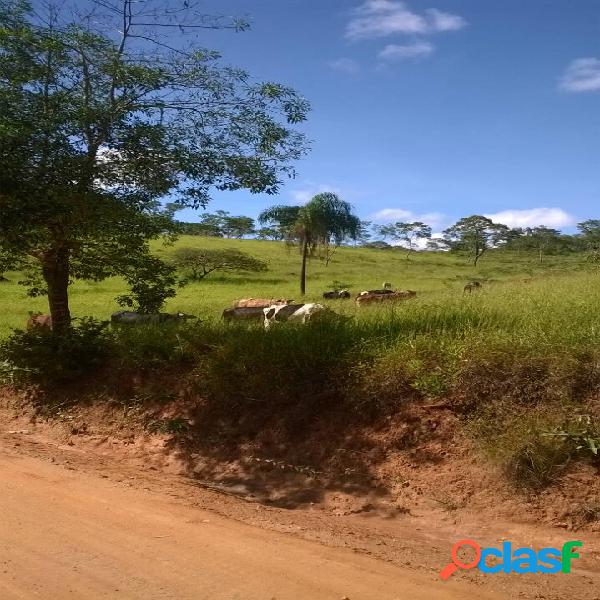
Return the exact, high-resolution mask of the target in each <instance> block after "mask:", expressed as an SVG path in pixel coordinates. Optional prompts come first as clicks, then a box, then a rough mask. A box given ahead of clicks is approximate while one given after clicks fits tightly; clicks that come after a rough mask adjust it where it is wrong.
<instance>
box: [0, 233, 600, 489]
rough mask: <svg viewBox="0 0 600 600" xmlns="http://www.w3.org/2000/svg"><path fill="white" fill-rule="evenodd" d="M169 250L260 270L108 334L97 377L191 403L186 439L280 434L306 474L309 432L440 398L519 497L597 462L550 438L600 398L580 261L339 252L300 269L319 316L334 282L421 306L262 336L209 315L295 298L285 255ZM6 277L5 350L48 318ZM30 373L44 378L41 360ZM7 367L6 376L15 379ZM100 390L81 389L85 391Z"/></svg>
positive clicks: (252, 248)
mask: <svg viewBox="0 0 600 600" xmlns="http://www.w3.org/2000/svg"><path fill="white" fill-rule="evenodd" d="M177 246H180V247H181V246H191V247H205V248H224V247H230V248H236V249H241V250H244V251H246V252H248V253H250V254H252V255H254V256H256V257H258V258H261V259H264V260H267V261H268V263H269V271H267V272H266V273H256V274H254V273H253V274H227V275H217V274H212V275H210V276H209V277H208V278H207V279H206V280H204V281H203V282H199V283H194V284H192V285H189V286H187V287H185V288H182V289H180V290H179V292H178V294H177V297H176V298H174V299H172V300H171V301H170V302H169V304H168V306H167V307H166V310H169V311H176V310H179V311H183V312H187V313H192V314H196V315H198V316H199V317H201V319H200V320H199V321H191V322H188V323H185V324H181V325H178V324H170V325H168V326H160V327H131V328H126V327H124V328H111V329H110V330H109V332H110V333H109V335H110V336H111V337H110V340H111V348H112V350H111V351H112V353H113V354H112V355H111V357H110V358H109V361H108V363H107V364H106V365H104V367H105V368H106V367H110V372H111V377H113V376H114V375H115V374H118V373H119V372H122V373H121V374H123V373H125V374H127V373H131V372H134V373H144V374H145V375H144V377H143V378H140V380H141V381H142V380H143V382H144V383H142V384H140V385H141V386H142V387H141V388H140V389H137V388H135V386H134V387H133V388H131V389H129V388H125V389H123V390H117V392H116V393H119V394H123V393H124V394H125V395H128V397H143V398H149V401H152V400H156V399H157V398H159V397H162V396H161V395H164V394H165V393H169V394H170V393H173V394H175V395H177V394H180V393H181V394H183V395H184V396H185V397H188V396H190V397H194V398H195V397H200V398H203V399H204V403H203V404H202V406H203V408H202V410H203V411H204V412H203V414H202V415H200V416H199V418H198V424H199V425H198V426H199V427H202V428H203V429H202V431H198V432H197V433H198V436H200V437H202V436H208V438H207V439H213V438H215V439H218V440H219V443H221V442H222V440H223V439H225V438H227V439H229V440H230V441H231V443H237V444H240V447H241V446H243V444H244V443H245V441H247V440H249V439H254V440H255V441H256V440H260V439H261V435H263V434H264V432H265V431H266V430H268V429H269V427H271V429H272V431H279V432H284V433H281V435H282V436H283V437H282V440H283V441H282V444H283V446H285V447H288V446H289V447H295V446H294V444H292V440H295V442H294V443H295V444H296V443H299V442H298V439H299V436H300V438H302V439H304V440H305V442H306V443H305V444H304V445H303V446H302V448H303V449H302V452H304V453H305V454H302V453H301V454H300V455H299V456H298V457H297V458H298V461H299V463H300V464H312V463H311V461H312V460H313V459H315V457H314V456H313V454H311V453H312V452H314V451H315V448H316V447H319V444H317V445H316V446H315V445H314V444H313V445H312V446H311V445H310V444H309V441H310V433H311V431H312V428H313V427H314V424H315V423H317V422H328V419H329V421H331V427H332V430H335V431H336V432H337V433H339V434H340V435H343V434H344V432H343V426H340V427H338V423H339V422H340V419H342V420H345V421H348V420H350V421H351V420H353V419H354V420H358V421H360V422H364V420H365V419H366V420H367V421H368V420H369V419H370V420H371V422H373V420H377V419H381V418H382V416H385V415H390V414H394V413H395V412H397V411H398V410H401V408H402V406H403V405H405V404H406V403H407V402H411V401H419V400H424V401H426V402H431V401H432V400H433V401H435V402H437V401H438V400H440V399H441V400H443V401H444V403H446V404H448V406H451V407H452V410H453V411H454V412H455V413H456V414H457V415H459V416H460V417H461V419H462V421H461V422H463V423H464V425H465V431H467V432H469V434H470V435H471V437H472V438H473V439H474V440H476V441H477V443H478V445H479V446H480V448H481V450H482V451H483V452H484V453H485V454H486V455H487V456H488V457H489V458H491V459H492V460H494V461H496V462H497V463H498V464H499V465H500V466H501V467H502V468H503V470H504V472H505V473H506V474H507V475H508V476H509V477H510V479H511V480H513V481H514V482H515V483H517V484H518V485H520V486H524V487H536V486H537V487H539V486H542V485H547V484H549V483H550V482H551V481H552V480H553V479H555V478H556V477H558V476H559V475H560V474H561V473H562V472H563V470H564V469H565V468H567V467H568V465H569V464H570V463H571V461H573V460H593V461H597V460H598V458H597V455H596V454H593V453H592V452H587V454H586V453H582V451H581V450H580V449H578V445H581V444H580V442H579V441H577V443H571V441H572V440H571V441H569V442H568V443H566V442H565V441H564V440H563V439H562V438H560V437H556V436H554V437H552V436H551V437H549V436H548V435H547V434H548V432H552V431H567V432H570V431H574V430H573V427H572V424H571V421H572V419H573V417H576V416H577V415H579V416H580V417H581V418H587V417H586V415H592V416H593V415H594V413H593V406H592V405H591V404H590V402H589V399H590V398H593V397H595V395H597V393H598V392H599V391H600V343H599V339H600V338H599V333H600V318H599V308H600V302H599V298H600V274H598V273H597V272H596V271H594V270H591V269H589V268H588V266H587V265H586V262H585V258H584V257H583V256H581V255H569V256H557V257H547V258H546V259H545V261H544V262H543V263H541V264H540V263H539V262H538V261H537V257H534V256H531V255H527V254H508V253H501V252H498V253H489V254H488V255H486V256H485V257H484V258H483V259H482V260H481V262H480V265H479V266H478V267H477V269H475V268H473V266H472V265H470V264H468V263H467V262H465V260H464V258H462V257H459V256H456V255H450V254H444V253H423V254H414V255H412V256H411V258H410V259H409V260H407V259H406V258H405V255H404V253H402V252H400V251H385V250H370V249H358V248H342V249H340V250H339V251H338V252H337V253H336V255H335V258H334V260H333V262H332V263H330V265H329V266H328V267H325V265H324V264H323V263H322V262H320V261H318V260H313V261H312V262H311V264H310V266H309V278H308V291H309V293H308V295H307V297H306V300H307V301H315V300H318V301H321V302H323V300H322V299H321V294H322V292H323V291H324V290H327V289H329V288H330V287H331V282H332V281H333V280H339V281H342V282H344V283H346V284H347V285H348V287H349V288H350V289H351V290H352V291H353V292H354V293H358V292H359V291H360V290H362V289H368V288H376V287H380V286H381V284H382V282H383V281H390V282H392V283H393V284H394V286H395V287H398V288H404V289H413V290H416V291H417V293H418V295H417V298H415V299H411V300H407V301H405V302H401V303H398V304H396V305H392V306H386V305H379V306H370V307H361V308H358V307H356V305H355V303H354V302H353V301H351V300H346V301H343V300H342V301H339V300H338V301H330V302H326V303H327V304H329V305H330V306H331V307H332V308H333V309H334V311H335V312H338V313H343V314H344V316H347V317H349V318H347V319H339V320H333V321H324V322H315V323H311V324H310V325H309V326H297V325H288V326H282V327H276V328H274V329H273V330H272V331H269V332H267V331H264V329H263V328H262V327H260V326H259V327H247V326H245V325H240V326H236V325H231V326H227V325H225V324H224V323H223V322H222V320H221V319H220V314H221V312H222V310H223V309H224V308H225V307H227V306H230V305H231V303H232V302H233V301H234V300H236V299H239V298H243V297H286V298H296V299H299V297H298V295H297V289H298V273H299V268H300V257H299V255H298V252H297V250H296V249H295V248H291V249H288V248H286V247H285V245H284V244H281V243H276V242H258V241H239V240H222V239H212V238H200V237H182V238H181V239H180V240H179V241H178V242H177ZM155 250H156V252H157V253H159V254H161V255H163V256H165V257H168V255H169V254H170V253H171V252H172V251H173V247H161V246H160V245H158V244H157V245H156V247H155ZM9 278H10V279H11V281H10V282H9V283H4V284H0V285H1V287H0V293H1V294H2V295H1V297H0V335H2V336H4V337H6V336H7V335H8V333H9V332H10V330H11V328H12V327H22V326H23V325H24V323H25V320H26V318H27V311H28V310H41V311H45V310H46V309H45V299H43V298H39V299H28V298H27V297H26V296H25V292H24V290H23V289H22V288H21V287H19V286H17V284H16V280H17V279H18V275H17V274H9ZM472 279H478V280H480V281H483V282H484V286H483V288H482V290H481V291H477V292H474V293H472V294H463V292H462V288H463V286H464V284H465V283H466V282H467V281H469V280H472ZM124 291H125V288H124V286H123V283H122V282H121V281H120V280H118V279H111V280H108V281H104V282H101V283H87V282H78V283H76V284H75V285H73V287H72V290H71V307H72V312H73V314H74V315H76V316H85V315H90V316H94V317H97V318H101V319H107V318H108V317H109V316H110V314H111V312H113V311H115V310H118V308H119V307H118V306H117V304H116V303H115V301H114V298H115V296H117V295H119V294H121V293H123V292H124ZM30 337H31V336H30ZM30 337H26V338H24V343H23V344H21V346H19V347H18V348H16V349H15V352H16V353H14V354H15V356H21V358H22V359H23V361H24V363H23V365H22V366H23V367H24V368H27V367H30V366H32V365H30V364H29V363H28V361H29V362H31V357H32V352H31V348H30V347H29V346H30V344H29V345H28V341H27V340H29V339H30ZM51 341H52V340H51V339H50V342H51ZM41 344H42V347H41V352H40V353H38V355H39V356H42V357H44V356H46V354H44V352H46V351H47V349H48V348H50V351H51V352H54V350H53V348H54V346H52V344H50V345H47V344H46V345H44V344H45V342H44V340H41ZM88 346H93V344H85V345H84V347H88ZM67 350H68V349H67ZM78 352H79V351H78ZM36 356H37V355H36ZM34 358H35V357H34ZM46 362H47V361H46ZM13 364H14V361H13ZM1 366H2V365H1V364H0V367H1ZM34 366H35V367H37V368H39V369H40V370H41V371H44V369H46V368H47V367H48V365H47V364H45V363H44V362H43V361H42V363H41V364H38V365H34ZM50 366H52V365H50ZM5 369H8V371H7V372H10V369H11V365H10V364H8V363H6V364H5ZM165 377H173V378H174V381H173V384H172V385H171V386H169V385H167V386H165V381H166V380H165ZM116 379H117V380H119V378H118V377H116ZM131 379H132V378H131V377H127V376H125V377H124V378H123V380H125V381H127V380H131ZM119 381H121V380H119ZM104 384H105V382H104V380H103V379H102V378H99V379H97V380H94V379H93V377H92V387H93V386H100V387H102V386H103V385H104ZM132 385H133V384H132ZM144 386H150V387H149V388H148V389H146V388H145V387H144ZM134 388H135V389H134ZM93 389H95V390H96V392H98V390H97V389H96V388H95V387H94V388H93ZM98 389H99V388H98ZM165 390H167V392H165ZM76 393H77V394H79V388H77V389H76ZM103 394H104V392H102V393H98V394H97V396H98V397H103ZM60 395H61V398H62V395H63V392H62V391H61V392H60ZM590 419H592V417H590ZM590 423H591V424H590V426H589V431H590V432H591V433H589V432H588V433H589V435H588V433H586V435H585V436H583V437H582V436H581V435H579V434H578V435H579V437H580V438H581V439H584V437H585V439H586V440H588V442H586V443H587V444H588V447H590V448H591V447H592V446H590V443H589V439H592V440H593V444H597V441H598V435H599V434H598V432H599V431H600V422H598V420H597V417H595V416H593V419H592V420H591V421H590ZM240 424H243V426H240ZM337 429H340V431H339V432H338V431H337ZM425 434H426V432H425V433H423V432H421V434H419V435H425ZM303 436H304V437H303ZM571 437H573V436H571ZM418 439H419V437H418V436H416V437H415V438H414V440H413V439H412V438H410V439H407V440H406V441H405V442H403V443H405V444H407V445H410V444H413V443H414V444H416V443H417V441H418ZM570 439H571V438H569V440H570ZM577 439H578V440H579V438H577ZM335 443H336V442H335V440H332V446H331V448H330V449H329V450H331V451H332V452H333V451H334V450H335V448H334V446H335ZM340 443H341V442H340ZM598 444H600V442H598ZM594 447H595V446H594ZM271 450H272V449H269V452H270V451H271ZM299 452H300V450H299ZM592 454H593V455H592ZM315 460H317V459H315ZM319 460H320V459H319Z"/></svg>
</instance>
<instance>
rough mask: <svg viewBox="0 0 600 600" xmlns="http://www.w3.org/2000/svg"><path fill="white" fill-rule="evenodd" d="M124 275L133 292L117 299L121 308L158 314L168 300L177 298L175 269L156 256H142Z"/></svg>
mask: <svg viewBox="0 0 600 600" xmlns="http://www.w3.org/2000/svg"><path fill="white" fill-rule="evenodd" d="M124 275H125V280H126V281H127V283H128V284H129V287H130V290H131V291H130V293H129V294H124V295H121V296H118V297H117V299H116V300H117V302H118V303H119V304H120V305H121V306H127V307H130V308H132V309H134V310H136V311H137V312H140V313H148V314H150V313H157V312H159V311H160V309H161V308H162V306H163V304H164V303H165V301H166V300H167V298H173V297H174V296H175V287H174V286H175V283H176V276H175V272H174V269H173V267H172V266H171V265H168V264H166V263H164V262H163V261H161V260H160V259H158V258H156V257H155V256H140V257H138V259H137V260H134V261H131V262H130V264H129V265H128V268H127V270H126V272H125V274H124Z"/></svg>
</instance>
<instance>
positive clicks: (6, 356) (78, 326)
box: [0, 319, 113, 386]
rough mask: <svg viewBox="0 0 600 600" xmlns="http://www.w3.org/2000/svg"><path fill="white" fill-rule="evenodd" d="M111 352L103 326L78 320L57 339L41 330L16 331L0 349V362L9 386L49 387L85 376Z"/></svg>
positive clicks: (107, 335)
mask: <svg viewBox="0 0 600 600" xmlns="http://www.w3.org/2000/svg"><path fill="white" fill-rule="evenodd" d="M112 351H113V340H112V336H111V335H110V333H109V332H108V331H107V330H106V323H102V322H99V321H95V320H94V319H82V320H81V321H79V322H76V323H75V324H74V325H73V327H71V328H69V329H68V330H67V332H65V333H64V334H61V335H59V334H57V333H56V332H54V331H52V330H50V329H48V328H45V327H34V328H33V329H31V330H29V331H21V330H16V331H14V332H13V334H12V335H11V336H10V337H9V338H8V339H7V340H5V341H4V342H3V343H2V345H1V346H0V360H1V361H2V362H3V364H4V368H3V373H4V375H5V376H6V375H7V374H10V376H11V380H12V383H15V384H19V385H26V384H30V383H34V384H39V385H42V386H49V385H56V384H62V383H68V382H71V381H74V380H76V379H79V378H81V377H83V376H85V375H89V374H90V373H92V372H93V371H95V370H96V369H97V368H98V367H100V366H101V365H102V364H103V363H104V362H105V361H106V360H107V359H108V357H109V356H110V355H111V353H112Z"/></svg>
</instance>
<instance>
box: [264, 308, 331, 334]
mask: <svg viewBox="0 0 600 600" xmlns="http://www.w3.org/2000/svg"><path fill="white" fill-rule="evenodd" d="M328 312H330V311H329V309H327V308H326V307H325V306H323V305H322V304H317V303H315V302H311V303H308V304H286V305H273V306H270V307H269V308H265V309H263V314H264V319H265V329H270V328H271V327H272V326H273V325H274V324H275V323H282V322H285V321H290V322H295V323H306V322H307V321H310V320H311V319H313V318H314V317H315V315H319V314H321V315H323V314H326V313H328Z"/></svg>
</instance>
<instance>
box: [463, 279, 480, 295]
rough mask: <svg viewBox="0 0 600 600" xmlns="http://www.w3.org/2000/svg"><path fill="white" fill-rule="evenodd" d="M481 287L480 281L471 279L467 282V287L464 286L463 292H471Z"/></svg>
mask: <svg viewBox="0 0 600 600" xmlns="http://www.w3.org/2000/svg"><path fill="white" fill-rule="evenodd" d="M480 288H481V282H480V281H469V283H467V285H465V287H464V288H463V294H466V293H467V292H469V294H470V293H471V292H472V291H473V290H478V289H480Z"/></svg>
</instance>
